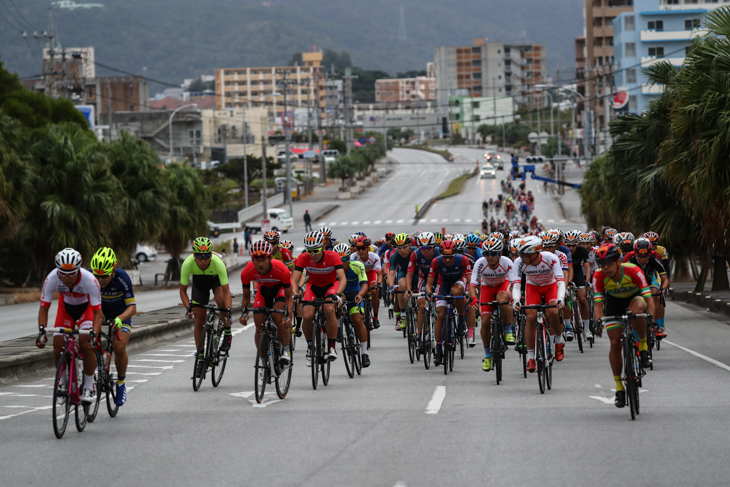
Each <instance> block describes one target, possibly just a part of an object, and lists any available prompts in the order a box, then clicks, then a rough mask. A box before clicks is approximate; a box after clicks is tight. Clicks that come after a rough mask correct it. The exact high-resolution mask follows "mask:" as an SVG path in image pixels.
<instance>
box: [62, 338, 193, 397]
mask: <svg viewBox="0 0 730 487" xmlns="http://www.w3.org/2000/svg"><path fill="white" fill-rule="evenodd" d="M193 346H194V345H193ZM132 362H157V363H163V364H181V363H183V362H185V360H155V359H153V358H143V359H136V360H132ZM129 367H131V365H130V366H129ZM49 387H53V386H49Z"/></svg>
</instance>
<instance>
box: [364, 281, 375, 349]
mask: <svg viewBox="0 0 730 487" xmlns="http://www.w3.org/2000/svg"><path fill="white" fill-rule="evenodd" d="M362 304H363V322H364V323H365V329H366V330H367V331H368V342H367V349H368V350H370V332H372V331H373V303H372V302H371V301H370V293H368V294H366V295H365V297H364V298H363V300H362Z"/></svg>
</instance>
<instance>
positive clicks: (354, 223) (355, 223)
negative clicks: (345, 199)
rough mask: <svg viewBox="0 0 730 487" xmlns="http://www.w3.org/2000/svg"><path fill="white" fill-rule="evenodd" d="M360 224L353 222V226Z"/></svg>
mask: <svg viewBox="0 0 730 487" xmlns="http://www.w3.org/2000/svg"><path fill="white" fill-rule="evenodd" d="M359 223H360V222H352V224H353V225H357V224H359Z"/></svg>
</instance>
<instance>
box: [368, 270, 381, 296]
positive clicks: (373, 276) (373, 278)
mask: <svg viewBox="0 0 730 487" xmlns="http://www.w3.org/2000/svg"><path fill="white" fill-rule="evenodd" d="M365 274H367V276H368V286H370V290H371V291H372V290H373V289H374V288H375V285H376V284H377V283H378V271H376V270H374V269H373V270H370V271H366V272H365Z"/></svg>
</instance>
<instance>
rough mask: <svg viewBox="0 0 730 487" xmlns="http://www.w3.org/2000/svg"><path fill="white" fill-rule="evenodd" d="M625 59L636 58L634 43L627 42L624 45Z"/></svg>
mask: <svg viewBox="0 0 730 487" xmlns="http://www.w3.org/2000/svg"><path fill="white" fill-rule="evenodd" d="M625 56H626V57H636V43H634V42H627V43H626V53H625Z"/></svg>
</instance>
